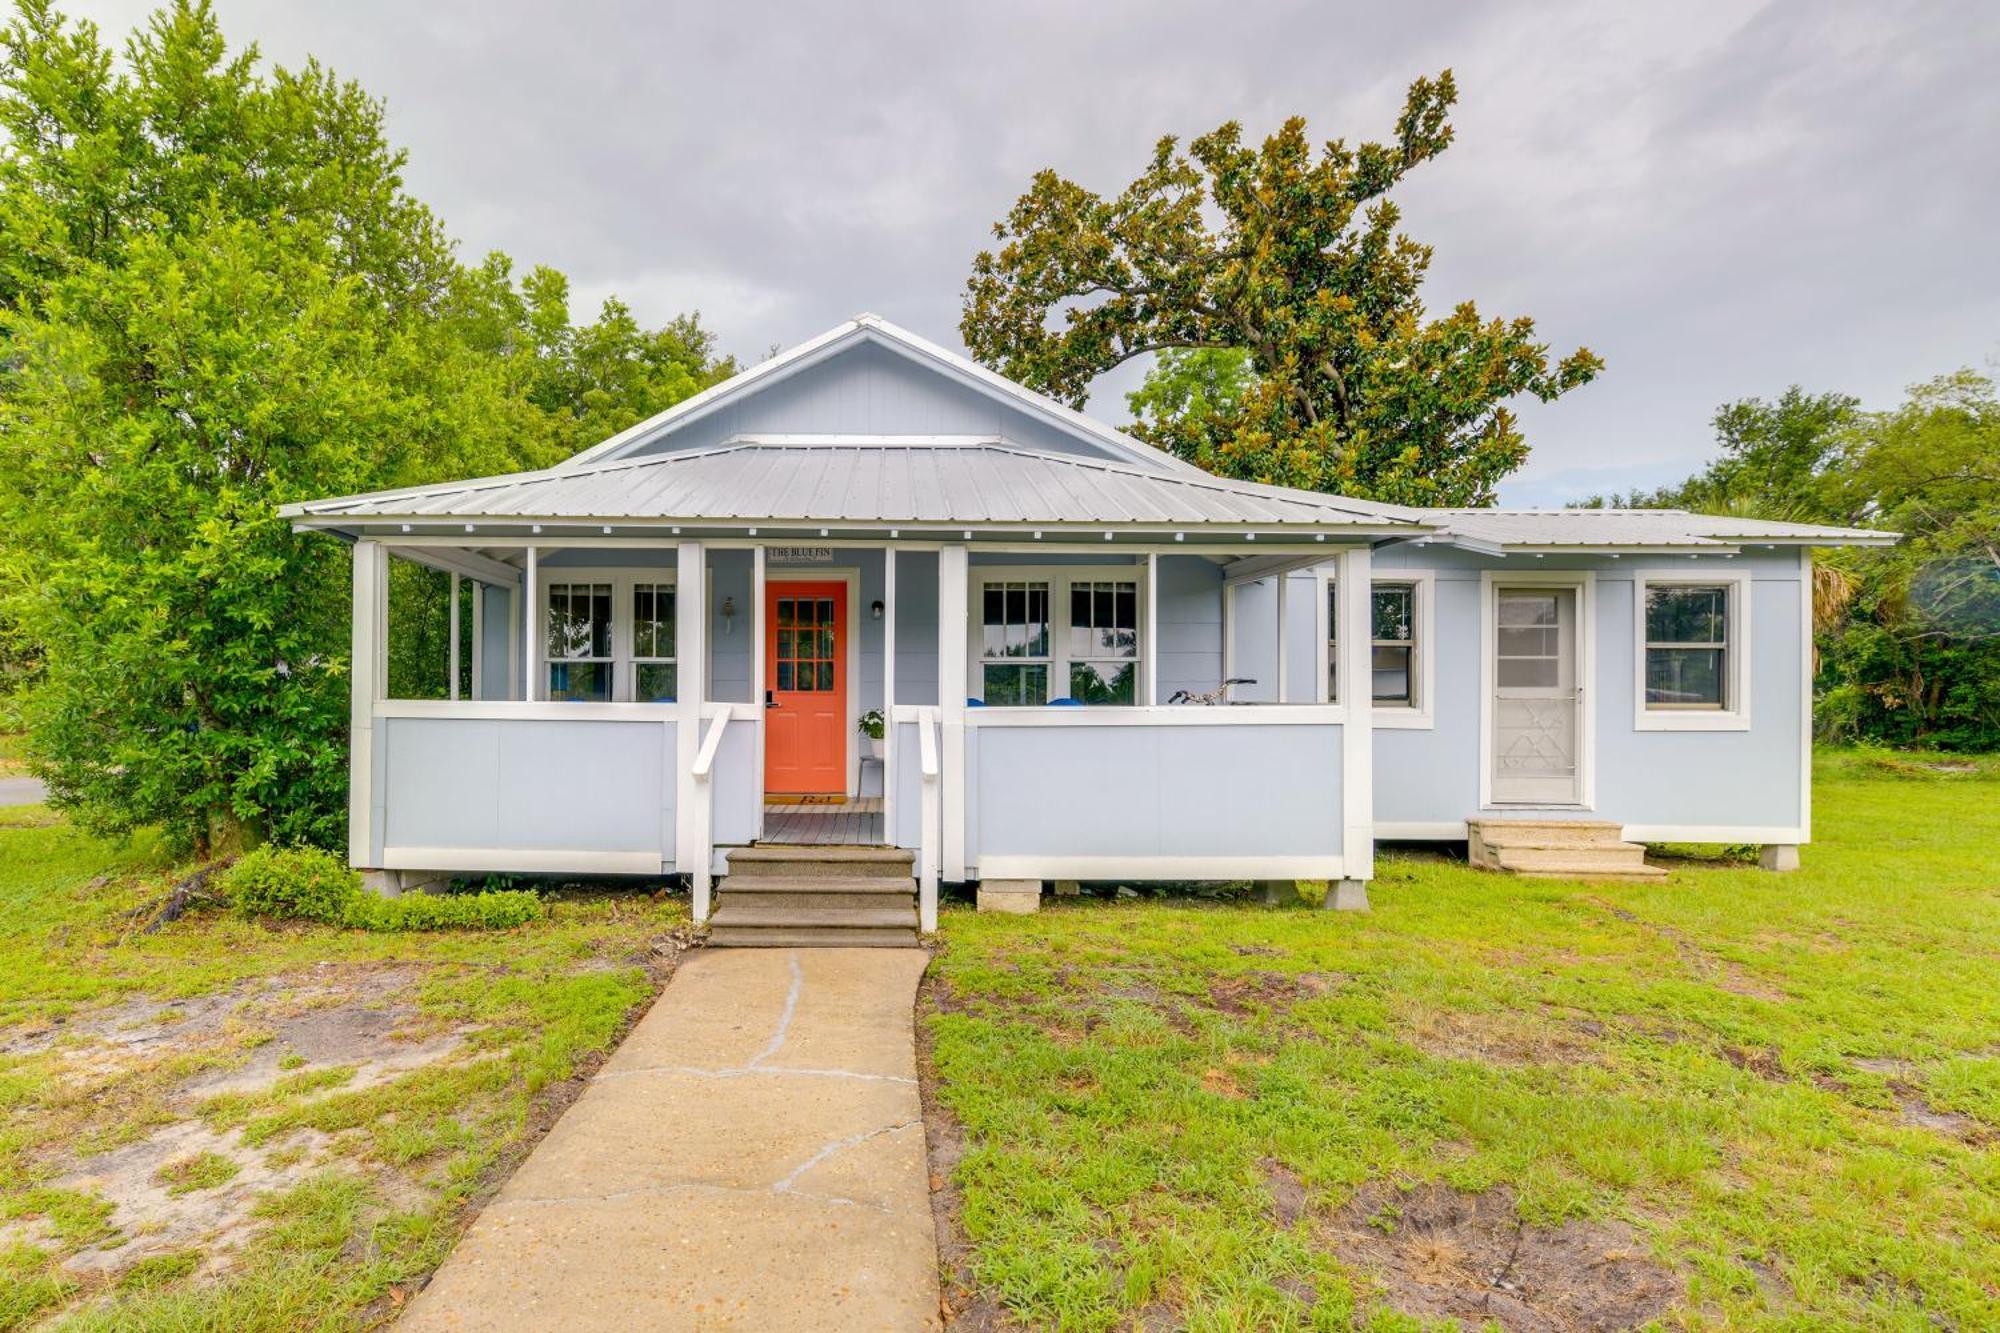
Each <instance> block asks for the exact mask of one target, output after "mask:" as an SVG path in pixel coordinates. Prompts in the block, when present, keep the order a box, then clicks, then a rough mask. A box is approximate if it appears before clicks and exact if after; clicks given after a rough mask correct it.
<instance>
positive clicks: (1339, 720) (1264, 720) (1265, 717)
mask: <svg viewBox="0 0 2000 1333" xmlns="http://www.w3.org/2000/svg"><path fill="white" fill-rule="evenodd" d="M1346 721H1347V710H1346V709H1345V708H1343V707H1342V706H1340V705H1339V704H1217V705H1215V706H1213V707H1209V706H1205V705H1202V704H1101V705H1096V706H1085V707H1080V708H1072V707H1070V706H1069V705H1067V704H1045V705H1043V706H1041V707H1039V708H1034V707H1022V708H1014V707H1004V708H1003V707H1000V706H998V705H994V706H992V707H987V708H968V709H966V710H965V725H966V726H968V727H977V728H986V727H1271V726H1278V727H1307V726H1329V725H1332V726H1339V725H1341V724H1343V723H1345V722H1346Z"/></svg>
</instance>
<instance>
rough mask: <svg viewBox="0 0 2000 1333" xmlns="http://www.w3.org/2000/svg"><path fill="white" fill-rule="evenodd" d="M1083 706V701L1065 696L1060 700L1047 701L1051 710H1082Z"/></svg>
mask: <svg viewBox="0 0 2000 1333" xmlns="http://www.w3.org/2000/svg"><path fill="white" fill-rule="evenodd" d="M1083 706H1084V703H1083V700H1081V699H1072V698H1070V697H1069V696H1068V695H1067V694H1065V695H1064V696H1063V697H1062V698H1060V699H1051V700H1049V707H1051V708H1082V707H1083Z"/></svg>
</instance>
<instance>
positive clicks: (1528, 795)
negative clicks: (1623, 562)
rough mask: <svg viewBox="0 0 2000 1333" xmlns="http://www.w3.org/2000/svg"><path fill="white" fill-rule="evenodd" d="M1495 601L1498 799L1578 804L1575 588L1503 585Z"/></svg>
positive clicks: (1497, 801) (1495, 788) (1495, 796)
mask: <svg viewBox="0 0 2000 1333" xmlns="http://www.w3.org/2000/svg"><path fill="white" fill-rule="evenodd" d="M1494 596H1495V597H1496V599H1497V604H1496V605H1495V607H1494V621H1493V623H1494V636H1493V654H1494V656H1493V801H1494V803H1495V804H1507V805H1575V804H1577V803H1578V802H1579V801H1580V800H1581V799H1582V788H1581V786H1580V785H1579V782H1578V763H1577V751H1578V736H1579V732H1580V727H1579V725H1578V715H1577V705H1578V700H1579V694H1578V690H1577V680H1576V603H1577V594H1576V589H1574V588H1546V587H1545V588H1509V587H1505V586H1502V587H1499V588H1496V589H1495V590H1494Z"/></svg>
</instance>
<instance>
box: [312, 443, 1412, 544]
mask: <svg viewBox="0 0 2000 1333" xmlns="http://www.w3.org/2000/svg"><path fill="white" fill-rule="evenodd" d="M285 512H286V513H287V514H289V515H291V516H293V517H299V518H331V517H352V518H391V517H393V518H406V517H424V518H550V519H565V518H588V519H607V520H616V519H621V518H623V519H685V520H689V521H694V522H700V521H718V520H734V519H740V520H780V519H785V520H805V521H819V522H828V523H883V522H909V523H940V524H948V523H1049V524H1065V523H1081V524H1088V523H1121V524H1122V523H1161V524H1175V523H1185V524H1200V523H1205V522H1220V523H1240V524H1272V525H1288V524H1307V525H1315V526H1324V525H1329V524H1332V525H1368V526H1377V525H1382V524H1388V525H1390V526H1401V525H1402V524H1405V523H1409V524H1412V525H1414V524H1416V523H1417V522H1419V521H1420V520H1418V519H1417V518H1416V516H1415V511H1411V510H1400V509H1396V508H1395V507H1393V506H1381V505H1370V504H1367V503H1365V502H1357V501H1351V500H1345V499H1342V498H1341V497H1338V496H1328V495H1320V494H1317V493H1314V492H1308V491H1289V490H1285V489H1283V488H1280V487H1272V486H1257V485H1254V484H1252V483H1247V482H1235V481H1229V480H1226V479H1223V478H1219V477H1207V476H1202V477H1191V476H1183V475H1177V474H1172V473H1163V472H1151V471H1146V470H1143V469H1140V468H1136V467H1131V466H1127V465H1124V464H1118V463H1111V462H1106V461H1103V460H1099V459H1091V458H1083V457H1073V456H1069V455H1058V454H1047V453H1041V452H1037V451H1034V450H1029V449H1022V448H1020V447H1018V446H1015V445H1012V444H1008V443H1006V442H1004V441H999V440H994V441H988V442H982V443H975V444H964V443H957V444H951V445H936V444H907V443H901V442H898V441H896V440H895V439H893V438H890V439H884V440H880V441H868V442H866V443H845V442H844V443H838V444H831V443H813V444H795V443H760V442H756V441H744V442H741V443H737V444H732V445H726V446H722V447H719V448H716V449H712V450H702V451H695V452H689V453H680V454H663V455H654V456H649V457H646V458H643V459H636V460H631V461H621V462H616V463H607V464H601V465H599V466H596V467H589V468H573V469H569V470H566V471H547V472H524V473H519V474H516V475H514V476H510V477H490V478H479V479H475V480H471V481H464V482H457V483H450V484H446V485H440V486H431V487H419V488H415V489H412V490H406V491H390V492H379V493H375V494H370V495H356V496H345V497H340V498H336V499H328V500H314V501H308V502H306V503H304V504H299V505H291V506H287V507H286V510H285Z"/></svg>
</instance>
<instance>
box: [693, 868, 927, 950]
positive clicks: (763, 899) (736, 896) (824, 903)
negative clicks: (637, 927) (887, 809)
mask: <svg viewBox="0 0 2000 1333" xmlns="http://www.w3.org/2000/svg"><path fill="white" fill-rule="evenodd" d="M728 865H729V873H728V874H727V875H725V876H724V877H723V879H722V882H721V883H720V884H718V885H717V886H716V906H715V912H714V914H713V915H712V916H710V917H709V933H708V942H709V943H710V944H712V945H716V946H718V947H723V948H767V949H797V948H834V949H841V948H914V947H916V944H917V882H916V879H915V875H914V869H915V858H914V856H913V855H912V853H910V852H908V851H905V850H903V849H901V848H896V847H822V846H793V845H787V844H776V843H759V844H757V845H755V846H752V847H738V848H736V849H735V850H733V851H731V852H730V853H729V854H728Z"/></svg>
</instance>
